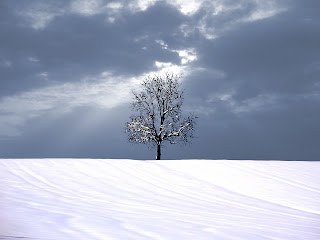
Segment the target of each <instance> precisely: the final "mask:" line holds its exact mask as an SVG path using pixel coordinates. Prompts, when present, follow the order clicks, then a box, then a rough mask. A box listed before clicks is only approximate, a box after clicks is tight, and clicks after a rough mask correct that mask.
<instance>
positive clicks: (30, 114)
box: [0, 0, 320, 160]
mask: <svg viewBox="0 0 320 240" xmlns="http://www.w3.org/2000/svg"><path fill="white" fill-rule="evenodd" d="M319 5H320V4H319V3H318V1H308V2H303V3H302V2H301V1H289V0H284V1H268V2H266V1H253V0H237V1H222V0H221V1H214V2H213V1H205V0H204V1H193V0H192V1H170V0H168V1H156V0H154V1H151V0H150V1H140V0H137V1H134V2H132V1H128V2H125V1H121V2H110V1H102V0H101V1H100V0H95V1H78V0H74V1H68V2H66V1H54V2H52V1H36V0H35V1H30V2H29V3H28V4H26V3H23V4H21V3H20V1H2V2H1V3H0V11H1V12H0V20H1V25H0V28H1V29H0V30H1V32H2V39H1V43H0V74H1V77H2V78H1V88H0V131H1V132H0V136H1V137H0V141H1V145H2V146H3V147H2V149H0V154H1V155H2V156H5V157H113V158H142V159H147V158H153V155H151V156H150V154H153V152H152V150H146V151H145V152H144V151H140V150H139V149H144V148H143V146H142V147H139V146H130V145H129V144H128V143H127V142H126V141H125V135H123V133H122V129H123V125H124V122H125V121H126V120H127V118H128V116H129V115H130V111H129V109H128V107H127V102H128V101H129V98H130V90H131V89H133V88H135V87H136V86H137V82H138V81H139V79H142V78H143V76H145V74H148V73H152V72H159V71H161V70H165V69H175V70H177V71H183V72H184V73H185V78H184V79H183V84H184V87H185V88H186V102H185V109H186V110H188V111H193V112H195V113H196V114H197V115H198V116H199V117H200V118H199V124H198V131H197V135H198V138H197V139H195V141H194V144H193V145H191V146H189V147H187V148H183V147H178V148H175V147H171V146H167V148H166V149H165V152H164V154H165V157H167V158H241V159H246V158H247V159H248V158H250V159H271V158H272V159H306V160H317V159H318V158H319V155H320V152H319V150H318V149H317V144H318V143H319V136H320V134H319V132H320V128H319V126H318V122H319V119H320V112H319V111H318V109H319V108H318V106H319V101H320V97H319V90H320V89H319V87H320V82H319V75H320V59H319V56H320V54H319V53H320V52H319V51H320V47H319V42H320V41H319V40H320V32H319V31H318V29H319V25H320V17H319V16H318V15H319V14H318V12H317V9H319V7H320V6H319ZM318 160H319V159H318Z"/></svg>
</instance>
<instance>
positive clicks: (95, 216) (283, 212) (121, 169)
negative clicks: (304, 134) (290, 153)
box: [0, 159, 320, 240]
mask: <svg viewBox="0 0 320 240" xmlns="http://www.w3.org/2000/svg"><path fill="white" fill-rule="evenodd" d="M0 190H1V191H0V239H26V240H28V239H39V240H73V239H74V240H81V239H86V240H94V239H101V240H112V239H125V240H130V239H148V240H149V239H159V240H160V239H161V240H167V239H168V240H169V239H172V240H187V239H192V240H202V239H210V240H219V239H227V240H230V239H241V240H247V239H248V240H253V239H258V240H260V239H288V240H294V239H296V240H298V239H299V240H301V239H304V240H308V239H312V240H319V239H320V162H285V161H226V160H221V161H213V160H179V161H178V160H175V161H173V160H171V161H136V160H97V159H0Z"/></svg>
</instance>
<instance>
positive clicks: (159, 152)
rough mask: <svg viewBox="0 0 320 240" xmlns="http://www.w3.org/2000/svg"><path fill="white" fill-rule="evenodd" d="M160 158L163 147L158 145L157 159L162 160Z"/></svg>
mask: <svg viewBox="0 0 320 240" xmlns="http://www.w3.org/2000/svg"><path fill="white" fill-rule="evenodd" d="M160 156H161V145H160V144H158V145H157V158H156V160H160Z"/></svg>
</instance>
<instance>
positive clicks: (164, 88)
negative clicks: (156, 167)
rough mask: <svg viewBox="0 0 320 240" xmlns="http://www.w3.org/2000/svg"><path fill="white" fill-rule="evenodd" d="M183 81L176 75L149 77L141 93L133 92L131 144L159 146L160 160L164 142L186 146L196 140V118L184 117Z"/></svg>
mask: <svg viewBox="0 0 320 240" xmlns="http://www.w3.org/2000/svg"><path fill="white" fill-rule="evenodd" d="M180 78H181V77H180V76H178V75H175V74H173V73H166V74H164V75H152V76H148V77H146V78H145V79H144V81H143V82H142V83H141V87H142V90H141V92H139V93H137V92H135V91H133V95H134V97H133V102H132V103H131V107H132V110H133V111H134V112H135V114H133V115H131V117H130V121H129V122H127V123H126V132H127V134H128V137H129V141H130V142H133V143H149V144H152V145H154V146H156V147H157V157H156V159H157V160H160V158H161V146H162V144H163V142H169V143H171V144H176V143H187V142H189V140H190V139H191V138H193V131H194V125H195V119H196V117H195V116H194V115H193V114H189V115H188V116H186V117H184V116H183V115H182V110H181V106H182V103H183V100H184V98H183V91H182V90H181V89H180V83H179V79H180Z"/></svg>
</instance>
